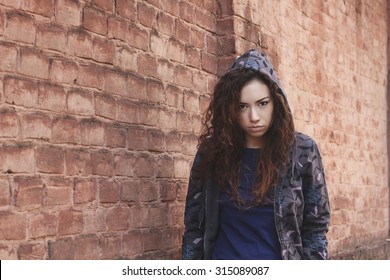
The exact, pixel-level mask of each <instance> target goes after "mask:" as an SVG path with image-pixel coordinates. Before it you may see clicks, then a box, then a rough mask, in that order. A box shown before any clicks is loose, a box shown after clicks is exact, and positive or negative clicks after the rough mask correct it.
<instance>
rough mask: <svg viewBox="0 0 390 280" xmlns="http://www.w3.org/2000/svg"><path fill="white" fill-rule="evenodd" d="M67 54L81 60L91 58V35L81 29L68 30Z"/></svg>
mask: <svg viewBox="0 0 390 280" xmlns="http://www.w3.org/2000/svg"><path fill="white" fill-rule="evenodd" d="M67 52H68V53H69V54H71V55H75V56H78V57H82V58H92V56H93V42H92V38H91V35H89V34H88V33H87V32H86V31H84V30H82V29H76V30H70V31H69V32H68V48H67Z"/></svg>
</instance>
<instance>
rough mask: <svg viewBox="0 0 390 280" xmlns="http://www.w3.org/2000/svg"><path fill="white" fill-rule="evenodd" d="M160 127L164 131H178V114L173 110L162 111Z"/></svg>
mask: <svg viewBox="0 0 390 280" xmlns="http://www.w3.org/2000/svg"><path fill="white" fill-rule="evenodd" d="M158 127H160V128H161V129H162V130H168V131H173V130H176V112H175V111H173V110H161V111H160V115H159V125H158Z"/></svg>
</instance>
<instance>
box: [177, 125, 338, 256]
mask: <svg viewBox="0 0 390 280" xmlns="http://www.w3.org/2000/svg"><path fill="white" fill-rule="evenodd" d="M199 160H200V159H199V153H198V154H197V156H196V157H195V160H194V165H193V166H195V165H196V164H197V162H199ZM285 170H286V171H285V172H280V174H282V173H284V174H285V175H284V176H279V179H278V183H277V185H276V187H275V199H274V215H275V226H276V231H277V233H278V237H279V241H280V244H281V256H282V259H285V260H289V259H292V260H298V259H328V242H327V239H326V233H327V231H328V226H329V219H330V208H329V199H328V191H327V187H326V182H325V176H324V169H323V165H322V161H321V155H320V152H319V150H318V147H317V145H316V143H315V142H314V140H312V139H311V138H310V137H309V136H307V135H304V134H302V133H298V132H297V133H296V134H295V143H294V145H293V148H292V149H291V153H290V160H289V163H288V165H287V168H286V169H285ZM219 193H220V191H219V187H218V186H217V184H215V183H214V182H212V181H208V182H202V181H201V180H200V179H198V178H194V176H193V172H192V171H191V175H190V180H189V187H188V193H187V199H186V206H185V214H184V224H185V231H184V235H183V243H182V259H210V257H211V252H212V249H213V247H214V245H215V241H216V240H215V239H216V237H217V233H218V224H219V204H218V202H217V201H218V197H219Z"/></svg>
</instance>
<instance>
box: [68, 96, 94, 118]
mask: <svg viewBox="0 0 390 280" xmlns="http://www.w3.org/2000/svg"><path fill="white" fill-rule="evenodd" d="M67 105H68V112H69V113H70V114H72V115H92V114H93V113H94V105H93V95H92V94H91V93H90V92H87V91H81V90H71V91H69V93H68V101H67Z"/></svg>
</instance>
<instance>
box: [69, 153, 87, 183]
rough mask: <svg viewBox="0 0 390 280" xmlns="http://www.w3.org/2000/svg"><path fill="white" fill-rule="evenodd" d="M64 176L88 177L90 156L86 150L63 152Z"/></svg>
mask: <svg viewBox="0 0 390 280" xmlns="http://www.w3.org/2000/svg"><path fill="white" fill-rule="evenodd" d="M65 161H66V174H67V175H78V174H81V175H84V176H85V175H90V174H91V156H90V153H89V151H88V150H85V149H75V150H67V151H66V152H65Z"/></svg>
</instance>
